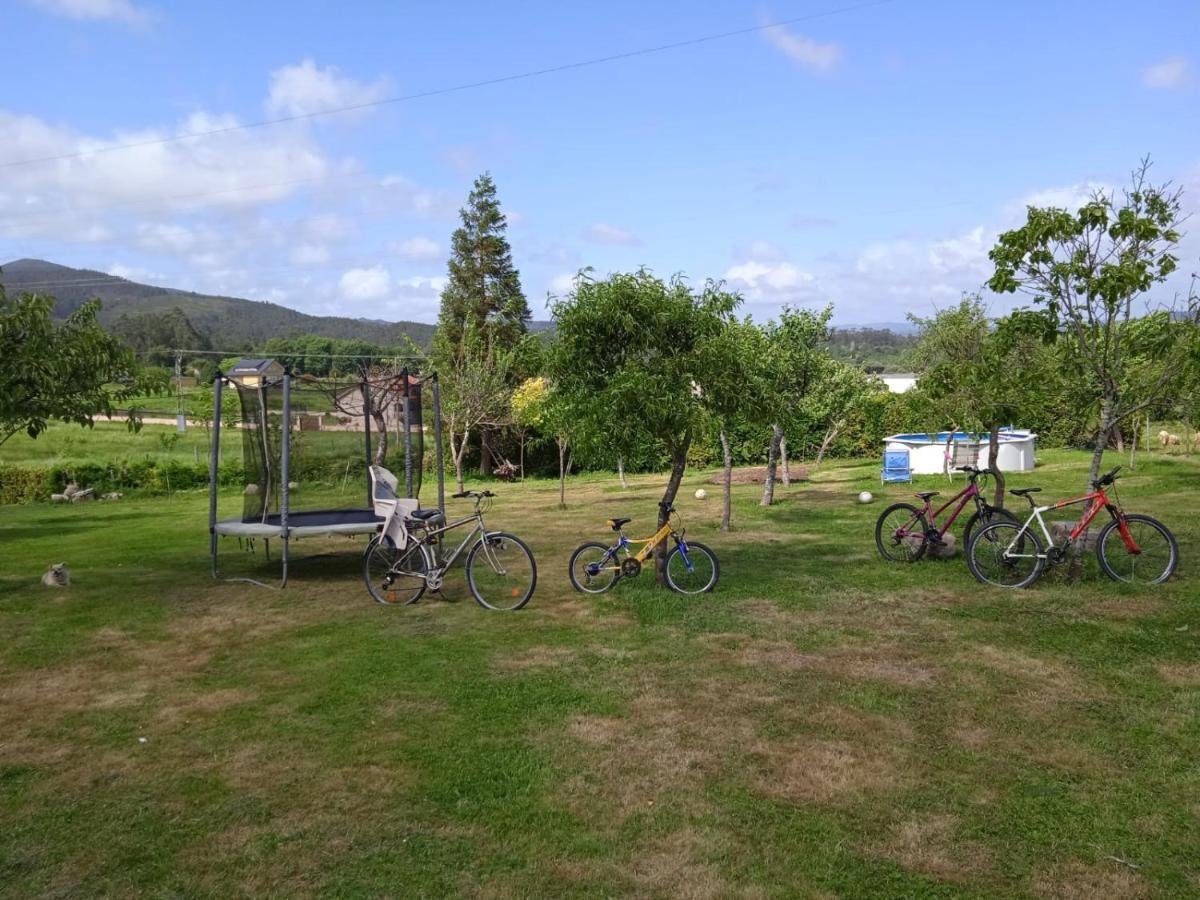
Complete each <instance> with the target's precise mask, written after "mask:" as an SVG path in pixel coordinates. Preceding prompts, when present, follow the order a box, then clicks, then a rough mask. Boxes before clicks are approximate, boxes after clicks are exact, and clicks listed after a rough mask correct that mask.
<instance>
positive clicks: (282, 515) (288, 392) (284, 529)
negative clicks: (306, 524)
mask: <svg viewBox="0 0 1200 900" xmlns="http://www.w3.org/2000/svg"><path fill="white" fill-rule="evenodd" d="M282 444H283V459H282V460H280V464H279V478H280V481H281V484H280V486H279V488H280V498H281V502H280V504H279V535H280V537H281V538H283V583H282V584H281V585H280V587H287V579H288V480H289V479H290V478H291V473H290V472H289V471H288V469H289V464H290V462H291V459H290V457H291V455H292V376H291V375H289V374H288V373H287V372H284V373H283V441H282Z"/></svg>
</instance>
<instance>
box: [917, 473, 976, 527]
mask: <svg viewBox="0 0 1200 900" xmlns="http://www.w3.org/2000/svg"><path fill="white" fill-rule="evenodd" d="M980 496H982V495H981V492H980V490H979V486H978V485H977V484H975V482H974V481H972V482H971V483H970V484H968V485H967V486H966V487H965V488H963V489H962V490H961V491H959V492H958V493H957V494H955V495H954V496H953V497H951V498H950V499H949V500H947V501H946V502H945V503H943V504H942V505H941V506H939V507H938V509H937V512H933V511H932V510H933V504H932V503H930V502H929V501H928V500H926V501H925V509H923V510H922V512H924V513H925V515H926V517H927V519H928V521H929V522H931V523H933V525H934V527H935V528H937V520H938V516H940V515H941V514H942V513H944V512H945V511H946V510H947V509H949V508H950V507H951V506H952V505H954V503H955V502H957V503H958V506H957V507H956V508H955V510H954V512H953V513H951V515H950V518H949V519H947V520H946V524H945V525H943V526H942V527H941V528H938V529H937V532H938V535H939V536H941V537H945V535H946V532H947V531H949V530H950V526H952V525H953V524H954V520H955V519H957V518H958V517H959V514H960V513H962V511H963V510H964V509H966V508H967V503H968V502H969V501H971V500H974V499H976V498H978V497H980Z"/></svg>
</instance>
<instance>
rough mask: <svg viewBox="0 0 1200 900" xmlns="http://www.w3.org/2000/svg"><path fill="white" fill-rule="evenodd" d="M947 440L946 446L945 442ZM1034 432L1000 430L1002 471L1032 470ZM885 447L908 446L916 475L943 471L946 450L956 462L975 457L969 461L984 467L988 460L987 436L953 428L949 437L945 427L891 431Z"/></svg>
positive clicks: (885, 440)
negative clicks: (917, 432)
mask: <svg viewBox="0 0 1200 900" xmlns="http://www.w3.org/2000/svg"><path fill="white" fill-rule="evenodd" d="M947 441H950V445H949V447H947V445H946V442H947ZM1036 443H1037V435H1036V434H1034V433H1033V432H1032V431H1021V430H1018V429H1015V428H1002V429H1001V430H1000V451H999V454H998V455H999V460H998V462H999V464H1000V471H1002V472H1031V471H1033V467H1034V463H1035V460H1034V449H1035V445H1036ZM883 446H884V449H885V450H907V451H908V458H909V464H910V465H911V467H912V470H913V474H915V475H940V474H942V473H944V472H945V471H946V462H947V460H946V454H947V451H949V452H950V453H951V454H953V455H952V457H951V459H952V460H953V461H954V464H956V465H963V464H966V462H968V461H969V460H971V459H972V458H974V460H975V461H974V462H972V463H971V464H972V465H976V466H978V467H979V468H981V469H982V468H986V467H987V466H988V465H989V461H988V453H989V448H988V436H987V435H986V434H973V433H970V432H965V431H956V432H955V433H954V435H953V438H951V434H950V432H948V431H941V432H933V433H928V434H926V433H921V434H893V435H892V436H891V437H887V438H884V439H883Z"/></svg>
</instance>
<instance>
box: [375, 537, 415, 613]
mask: <svg viewBox="0 0 1200 900" xmlns="http://www.w3.org/2000/svg"><path fill="white" fill-rule="evenodd" d="M425 571H426V566H425V554H424V553H422V552H421V548H420V546H419V545H417V544H416V543H413V542H410V543H409V545H408V546H407V547H405V548H404V549H403V550H397V549H396V548H395V547H393V546H392V545H391V544H389V543H388V542H387V541H386V540H385V539H384V538H382V537H375V538H371V543H369V544H367V551H366V553H364V554H363V580H364V581H365V582H366V583H367V590H368V591H370V592H371V598H372V599H373V600H374V601H375V602H376V603H382V604H384V605H385V606H407V605H409V604H411V603H416V602H417V601H418V600H420V599H421V595H422V594H424V593H425Z"/></svg>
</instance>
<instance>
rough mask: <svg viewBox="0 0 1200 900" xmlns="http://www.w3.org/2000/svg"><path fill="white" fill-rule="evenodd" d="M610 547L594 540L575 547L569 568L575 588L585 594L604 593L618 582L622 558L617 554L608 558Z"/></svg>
mask: <svg viewBox="0 0 1200 900" xmlns="http://www.w3.org/2000/svg"><path fill="white" fill-rule="evenodd" d="M610 549H612V548H610V547H606V546H605V545H604V544H601V543H598V542H594V541H590V542H588V543H586V544H581V545H580V546H579V547H577V548H576V549H575V552H574V553H572V554H571V563H570V567H569V569H568V571H569V573H570V576H571V585H572V586H573V587H574V588H575V590H577V591H582V592H583V593H585V594H603V593H604V592H605V591H607V590H608V589H609V588H611V587H612V586H613V585H614V584H616V583H617V579H618V578H619V577H620V570H619V566H620V560H619V559H618V558H617V557H616V555H615V554H614V555H613V557H612V558H611V559H610V558H608V551H609V550H610Z"/></svg>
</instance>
